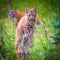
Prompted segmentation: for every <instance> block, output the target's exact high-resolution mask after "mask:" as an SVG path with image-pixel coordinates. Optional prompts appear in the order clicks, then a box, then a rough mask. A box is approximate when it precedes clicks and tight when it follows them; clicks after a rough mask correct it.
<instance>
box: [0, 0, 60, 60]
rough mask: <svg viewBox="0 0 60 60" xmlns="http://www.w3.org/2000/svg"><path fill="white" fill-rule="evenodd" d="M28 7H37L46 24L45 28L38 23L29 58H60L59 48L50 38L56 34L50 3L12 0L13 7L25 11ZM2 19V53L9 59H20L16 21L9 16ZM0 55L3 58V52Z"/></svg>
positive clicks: (48, 59)
mask: <svg viewBox="0 0 60 60" xmlns="http://www.w3.org/2000/svg"><path fill="white" fill-rule="evenodd" d="M26 7H28V8H34V7H37V10H38V11H37V12H38V15H39V17H40V19H41V21H42V22H43V24H44V25H45V28H42V27H40V26H38V25H36V28H35V30H34V39H33V44H32V51H31V55H30V56H29V60H59V57H60V55H59V56H57V48H56V46H55V45H53V44H52V43H51V41H52V39H51V38H50V36H52V35H54V32H55V30H54V28H53V27H52V24H51V22H52V17H51V16H52V13H51V11H50V10H49V8H48V4H47V3H46V2H43V1H42V0H41V1H38V0H32V1H30V0H26V1H23V0H22V1H20V0H19V1H17V0H13V1H12V8H18V9H19V10H21V11H25V9H26ZM53 19H55V18H53ZM1 21H2V22H3V23H2V24H1V26H2V25H3V36H4V38H3V41H4V45H3V51H2V53H3V55H4V57H5V58H6V59H7V60H16V59H18V56H17V54H16V53H15V49H14V42H15V39H16V26H15V23H16V22H15V21H10V20H9V17H8V16H7V18H3V19H2V20H1ZM45 30H46V32H45ZM46 33H47V35H46ZM0 57H1V58H3V56H2V54H0Z"/></svg>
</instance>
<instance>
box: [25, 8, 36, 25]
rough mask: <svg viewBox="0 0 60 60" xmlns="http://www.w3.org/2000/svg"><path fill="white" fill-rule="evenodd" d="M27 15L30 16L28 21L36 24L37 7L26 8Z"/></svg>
mask: <svg viewBox="0 0 60 60" xmlns="http://www.w3.org/2000/svg"><path fill="white" fill-rule="evenodd" d="M26 15H27V18H28V21H29V23H30V24H31V25H34V23H35V21H36V15H37V11H36V8H34V9H28V8H27V9H26Z"/></svg>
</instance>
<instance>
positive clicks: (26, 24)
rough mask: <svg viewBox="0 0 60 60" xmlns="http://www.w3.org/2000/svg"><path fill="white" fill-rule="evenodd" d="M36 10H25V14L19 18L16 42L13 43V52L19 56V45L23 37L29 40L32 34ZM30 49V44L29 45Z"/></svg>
mask: <svg viewBox="0 0 60 60" xmlns="http://www.w3.org/2000/svg"><path fill="white" fill-rule="evenodd" d="M36 15H37V12H36V9H35V8H34V9H28V8H27V9H26V14H25V16H23V17H22V18H21V20H20V21H19V23H18V26H17V29H16V41H15V50H16V52H17V53H18V54H19V53H20V50H19V49H18V47H19V44H20V43H21V41H22V38H23V35H25V36H26V37H27V38H29V39H30V40H31V43H32V38H33V33H34V25H35V22H36ZM29 45H30V46H29V47H31V44H29Z"/></svg>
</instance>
